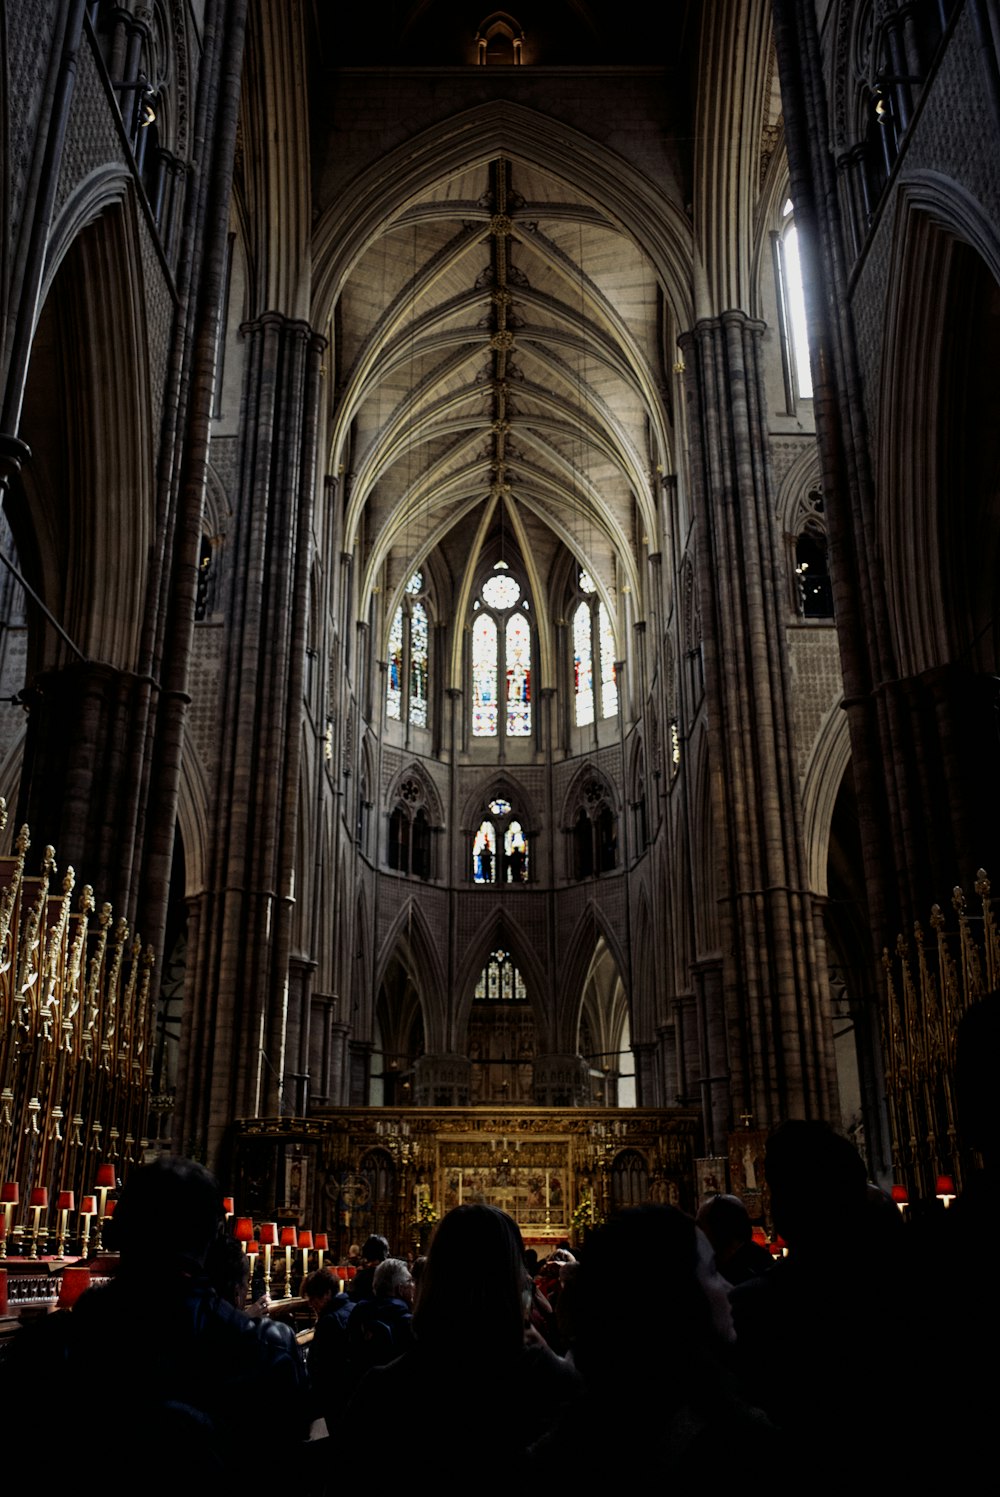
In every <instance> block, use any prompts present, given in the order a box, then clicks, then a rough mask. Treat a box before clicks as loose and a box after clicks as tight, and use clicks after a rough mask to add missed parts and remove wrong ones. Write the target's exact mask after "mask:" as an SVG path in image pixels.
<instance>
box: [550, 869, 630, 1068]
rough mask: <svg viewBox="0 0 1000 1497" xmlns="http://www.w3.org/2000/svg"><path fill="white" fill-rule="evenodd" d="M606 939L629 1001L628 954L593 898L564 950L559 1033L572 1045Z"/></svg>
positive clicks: (559, 995)
mask: <svg viewBox="0 0 1000 1497" xmlns="http://www.w3.org/2000/svg"><path fill="white" fill-rule="evenodd" d="M601 942H603V943H604V945H605V946H606V947H607V949H608V951H609V953H610V955H611V958H612V960H613V961H614V964H615V966H616V968H617V970H618V975H619V977H620V978H621V982H622V986H623V988H624V990H625V1001H626V1003H628V1002H629V992H628V955H627V953H626V952H625V951H624V950H623V949H622V946H621V942H620V940H619V938H618V933H617V932H616V930H615V928H614V925H613V924H612V921H611V919H610V917H609V916H608V914H607V913H606V912H605V910H604V909H603V908H602V906H601V905H600V904H598V902H597V901H596V900H594V899H590V900H588V901H587V905H586V908H585V909H584V911H583V913H582V914H581V916H580V918H579V920H578V921H577V922H576V925H575V926H574V927H573V932H572V935H571V936H570V939H569V942H568V944H567V946H566V949H565V951H564V953H563V956H562V960H561V968H562V972H561V978H560V983H559V990H558V994H557V998H556V1013H557V1024H558V1033H559V1035H560V1036H561V1037H562V1038H563V1039H564V1040H565V1039H566V1038H567V1037H569V1038H570V1040H571V1042H570V1045H569V1049H570V1050H572V1049H574V1048H575V1038H576V1035H577V1034H578V1032H579V1025H580V1013H581V1011H582V1005H583V996H584V988H585V985H586V981H587V974H588V973H589V972H590V970H591V967H592V964H593V959H594V952H595V951H596V950H597V948H598V945H599V944H600V943H601Z"/></svg>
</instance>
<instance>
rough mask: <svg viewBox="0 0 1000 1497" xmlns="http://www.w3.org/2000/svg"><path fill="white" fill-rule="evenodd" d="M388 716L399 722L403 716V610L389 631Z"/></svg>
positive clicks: (397, 610)
mask: <svg viewBox="0 0 1000 1497" xmlns="http://www.w3.org/2000/svg"><path fill="white" fill-rule="evenodd" d="M385 710H386V716H387V717H391V718H393V720H394V721H396V722H399V720H400V718H401V717H402V715H403V610H402V608H397V609H396V616H395V618H394V619H393V621H392V628H391V629H390V630H389V685H388V687H387V689H386V701H385Z"/></svg>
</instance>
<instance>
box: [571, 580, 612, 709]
mask: <svg viewBox="0 0 1000 1497" xmlns="http://www.w3.org/2000/svg"><path fill="white" fill-rule="evenodd" d="M578 586H579V588H580V591H581V592H582V593H585V594H586V597H585V598H584V600H583V601H582V602H581V603H578V604H577V606H576V608H575V609H574V611H573V695H574V699H575V702H576V725H577V727H578V728H582V727H584V726H585V725H586V724H588V723H592V722H593V721H594V718H595V717H596V715H597V710H598V701H599V702H600V713H601V716H602V717H614V716H615V714H616V713H617V711H618V680H617V673H616V671H615V632H614V629H613V627H612V624H611V615H610V613H609V612H608V610H607V608H606V607H605V606H604V604H603V603H602V602H599V600H598V598H597V586H596V584H595V582H594V579H593V578H592V577H591V575H590V573H589V572H581V573H580V575H579V581H578ZM595 661H597V662H598V663H599V667H600V698H599V699H598V697H597V695H596V692H595V682H594V664H595Z"/></svg>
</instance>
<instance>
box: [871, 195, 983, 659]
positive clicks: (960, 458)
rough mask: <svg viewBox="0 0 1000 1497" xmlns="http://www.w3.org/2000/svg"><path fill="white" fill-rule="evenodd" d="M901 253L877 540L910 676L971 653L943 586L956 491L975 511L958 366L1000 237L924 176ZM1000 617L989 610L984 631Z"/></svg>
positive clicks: (963, 201) (893, 300)
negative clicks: (948, 509) (967, 489)
mask: <svg viewBox="0 0 1000 1497" xmlns="http://www.w3.org/2000/svg"><path fill="white" fill-rule="evenodd" d="M894 250H895V253H894V257H893V262H892V266H891V271H890V292H889V295H888V297H887V303H886V305H887V314H886V323H885V329H884V335H883V345H882V351H881V358H880V364H879V369H880V375H881V382H882V396H881V405H880V410H879V418H878V443H877V458H878V463H877V473H878V494H879V496H880V500H881V504H880V511H879V516H878V534H879V543H880V550H881V553H882V557H883V565H884V568H885V579H886V594H887V599H888V609H889V617H890V623H891V628H892V633H893V637H894V640H895V647H896V656H897V668H898V670H899V672H900V674H901V675H903V676H909V675H918V674H920V673H921V672H922V671H925V670H928V669H930V668H931V667H933V666H935V665H938V664H941V663H943V662H944V661H946V660H948V659H949V658H951V657H953V656H954V655H956V654H961V653H962V652H963V651H964V650H966V649H968V647H969V637H968V631H969V629H970V628H974V625H975V620H974V619H966V618H965V617H963V616H962V615H963V613H964V610H965V605H966V598H965V597H964V596H963V595H962V590H961V589H960V588H957V587H956V586H955V585H954V581H953V579H950V578H949V577H948V575H947V564H948V558H947V554H946V555H945V557H944V558H942V550H944V551H945V552H946V553H947V549H948V547H949V545H950V544H951V542H952V541H953V539H954V529H955V526H954V517H953V516H952V515H948V516H946V514H945V512H944V502H945V499H946V496H949V495H952V494H954V493H955V492H956V491H957V492H958V493H959V494H961V495H962V497H963V499H964V500H966V502H968V497H967V495H965V494H964V493H963V490H962V482H961V479H962V465H963V464H964V461H965V459H966V453H965V452H964V451H962V450H961V449H962V447H963V446H964V444H963V443H962V442H961V440H960V435H959V434H960V433H964V432H965V431H966V423H967V421H968V420H969V414H968V412H967V410H966V409H965V408H964V403H961V402H960V395H959V391H960V390H961V388H962V386H961V381H960V379H959V374H960V368H959V366H960V364H961V361H962V355H963V352H964V351H965V350H964V349H963V348H962V347H961V346H960V340H961V339H962V337H963V335H964V336H965V337H966V338H969V337H971V336H972V325H973V323H974V320H975V319H974V317H973V315H972V310H971V308H970V307H969V306H968V305H967V304H966V301H965V298H966V296H967V295H968V294H969V293H970V287H971V286H972V283H973V282H975V281H976V278H977V277H981V278H983V280H984V285H983V290H982V291H980V292H979V293H978V294H980V295H985V294H988V293H987V292H986V289H985V286H986V283H987V278H988V283H989V284H991V285H992V290H993V296H994V300H995V298H996V287H997V283H1000V236H998V234H997V231H996V228H995V226H994V225H993V224H992V223H991V222H990V220H989V219H988V217H987V216H986V214H985V213H984V211H983V209H982V208H981V206H980V205H979V204H978V203H976V202H975V201H974V200H973V199H972V198H971V197H969V196H968V195H967V194H964V195H963V194H962V193H961V191H960V189H959V188H958V187H957V185H956V184H955V182H954V181H953V180H952V179H950V178H949V179H947V181H946V179H944V178H942V177H940V176H938V175H937V174H935V173H930V172H926V173H920V174H918V175H915V176H914V177H913V178H912V179H910V180H908V181H907V182H906V183H904V184H903V186H902V188H901V196H900V204H899V209H898V215H897V232H896V235H895V240H894ZM972 294H976V291H975V290H973V291H972ZM959 307H961V308H962V310H963V316H961V317H959V316H957V315H956V312H957V310H958V308H959ZM986 435H987V434H986V433H984V432H980V433H979V434H978V437H977V440H978V441H980V442H981V441H982V440H983V439H984V438H985V437H986ZM952 463H955V464H958V466H957V469H956V468H954V467H952V466H951V465H952ZM959 519H961V516H959ZM992 535H993V536H994V537H995V536H996V530H995V527H994V529H993V531H992ZM970 556H971V552H970ZM997 561H998V557H997V556H996V555H995V554H992V553H991V555H990V556H988V557H987V556H984V555H982V554H981V553H979V554H978V555H977V556H976V563H977V567H978V568H981V569H982V575H983V576H984V577H985V575H986V574H987V573H989V574H990V575H991V576H995V575H996V563H997ZM942 562H944V565H943V564H942ZM953 564H954V558H953ZM914 577H919V578H920V579H921V585H920V587H914V586H913V585H912V579H913V578H914ZM993 605H994V600H993V599H992V598H991V600H990V603H989V604H988V607H989V610H990V611H989V612H987V614H986V618H987V619H989V618H990V617H991V616H992V609H993Z"/></svg>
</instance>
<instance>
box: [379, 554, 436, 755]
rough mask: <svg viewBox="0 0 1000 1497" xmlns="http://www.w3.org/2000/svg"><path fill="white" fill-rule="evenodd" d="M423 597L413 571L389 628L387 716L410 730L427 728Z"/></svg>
mask: <svg viewBox="0 0 1000 1497" xmlns="http://www.w3.org/2000/svg"><path fill="white" fill-rule="evenodd" d="M425 598H426V593H425V589H424V577H423V573H422V572H414V574H413V576H412V577H411V578H410V580H409V582H408V583H407V584H406V589H405V592H404V594H403V601H402V603H401V604H400V605H399V607H398V608H397V609H396V612H395V613H394V614H393V618H392V625H391V626H390V629H389V648H388V681H387V683H386V698H385V712H386V717H388V718H389V719H390V721H392V722H406V723H409V725H410V727H411V728H426V726H427V679H428V667H429V661H430V621H429V618H428V613H427V606H426V603H425Z"/></svg>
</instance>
